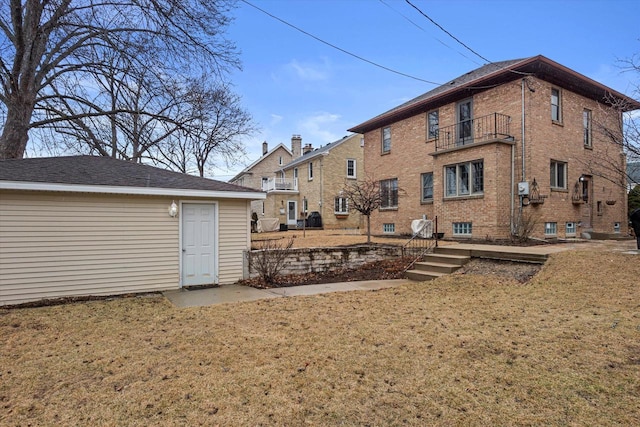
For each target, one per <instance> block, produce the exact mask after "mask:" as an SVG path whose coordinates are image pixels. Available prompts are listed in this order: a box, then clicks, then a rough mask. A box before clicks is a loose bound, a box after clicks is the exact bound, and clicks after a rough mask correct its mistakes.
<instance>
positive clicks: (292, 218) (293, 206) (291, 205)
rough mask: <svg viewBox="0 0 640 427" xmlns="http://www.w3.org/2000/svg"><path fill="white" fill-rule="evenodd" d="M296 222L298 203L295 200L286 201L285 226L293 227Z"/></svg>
mask: <svg viewBox="0 0 640 427" xmlns="http://www.w3.org/2000/svg"><path fill="white" fill-rule="evenodd" d="M297 220H298V202H296V201H295V200H288V201H287V225H293V226H294V227H295V226H296V224H297Z"/></svg>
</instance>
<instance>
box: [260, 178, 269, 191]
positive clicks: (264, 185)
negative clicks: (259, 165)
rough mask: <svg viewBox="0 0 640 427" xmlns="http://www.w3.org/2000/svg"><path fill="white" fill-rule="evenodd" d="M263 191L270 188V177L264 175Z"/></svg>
mask: <svg viewBox="0 0 640 427" xmlns="http://www.w3.org/2000/svg"><path fill="white" fill-rule="evenodd" d="M261 188H262V191H267V189H268V188H269V178H268V177H265V176H263V177H262V187H261Z"/></svg>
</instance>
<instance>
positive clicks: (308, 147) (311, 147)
mask: <svg viewBox="0 0 640 427" xmlns="http://www.w3.org/2000/svg"><path fill="white" fill-rule="evenodd" d="M309 151H313V146H312V145H311V144H306V145H305V146H304V147H302V154H303V155H305V154H307V153H308V152H309Z"/></svg>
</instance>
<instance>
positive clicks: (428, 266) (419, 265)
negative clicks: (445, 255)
mask: <svg viewBox="0 0 640 427" xmlns="http://www.w3.org/2000/svg"><path fill="white" fill-rule="evenodd" d="M460 267H461V265H460V264H445V263H441V262H431V261H421V262H416V263H415V264H414V265H413V268H414V270H420V271H426V272H435V273H445V274H450V273H453V272H454V271H456V270H458V269H459V268H460Z"/></svg>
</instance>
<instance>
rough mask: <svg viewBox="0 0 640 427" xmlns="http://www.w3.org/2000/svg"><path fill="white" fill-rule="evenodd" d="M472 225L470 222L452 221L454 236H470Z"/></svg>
mask: <svg viewBox="0 0 640 427" xmlns="http://www.w3.org/2000/svg"><path fill="white" fill-rule="evenodd" d="M472 229H473V227H472V224H471V223H470V222H454V223H453V235H454V236H471V231H472Z"/></svg>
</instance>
